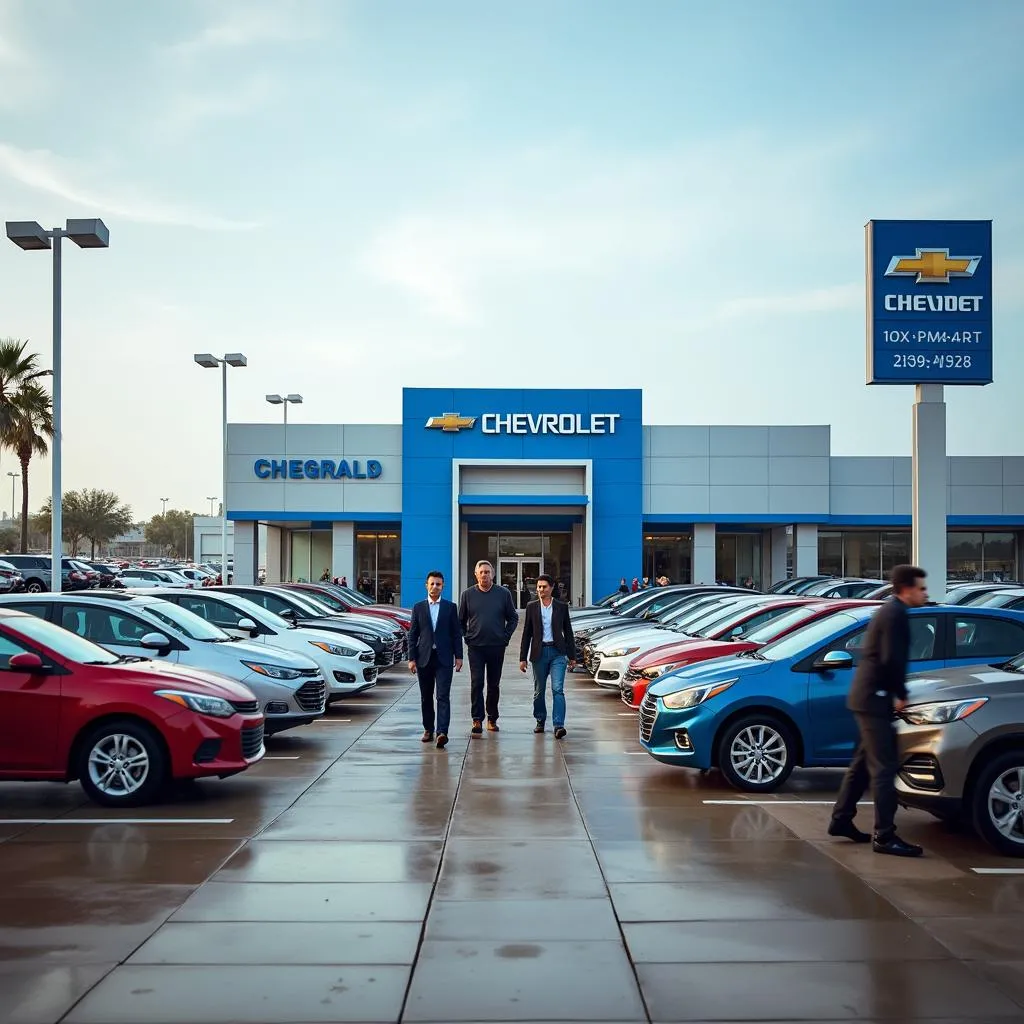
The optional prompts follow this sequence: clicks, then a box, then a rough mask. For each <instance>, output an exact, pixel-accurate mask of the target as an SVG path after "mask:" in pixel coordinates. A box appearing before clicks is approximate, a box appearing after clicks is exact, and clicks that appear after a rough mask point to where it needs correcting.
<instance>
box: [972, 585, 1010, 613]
mask: <svg viewBox="0 0 1024 1024" xmlns="http://www.w3.org/2000/svg"><path fill="white" fill-rule="evenodd" d="M960 607H961V608H1013V609H1020V608H1024V587H1001V588H1000V589H999V590H993V591H985V590H983V591H982V592H981V593H979V594H973V595H972V596H971V597H969V598H968V599H967V600H966V601H963V602H961V604H960Z"/></svg>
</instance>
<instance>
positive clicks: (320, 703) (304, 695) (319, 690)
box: [295, 679, 327, 711]
mask: <svg viewBox="0 0 1024 1024" xmlns="http://www.w3.org/2000/svg"><path fill="white" fill-rule="evenodd" d="M326 699H327V684H326V683H325V682H324V681H323V680H322V679H311V680H310V681H309V682H308V683H303V684H302V686H300V687H299V688H298V689H297V690H296V691H295V703H296V704H298V705H299V707H300V708H302V710H303V711H323V709H324V701H325V700H326Z"/></svg>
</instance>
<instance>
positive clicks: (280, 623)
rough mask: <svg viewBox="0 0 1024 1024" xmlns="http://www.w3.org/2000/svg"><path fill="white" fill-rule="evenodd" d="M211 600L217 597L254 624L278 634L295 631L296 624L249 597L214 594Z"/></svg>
mask: <svg viewBox="0 0 1024 1024" xmlns="http://www.w3.org/2000/svg"><path fill="white" fill-rule="evenodd" d="M210 597H211V598H213V597H216V598H218V599H219V600H221V601H223V602H224V603H225V604H229V605H231V607H232V608H234V609H235V611H237V612H241V613H242V615H248V616H249V618H250V619H252V621H253V622H258V623H260V624H261V625H264V626H269V627H270V628H271V629H273V630H275V631H276V632H282V631H283V630H286V629H295V623H294V622H289V621H288V620H287V619H282V618H281V616H280V615H278V614H277V612H272V611H270V610H269V609H268V608H264V607H263V605H261V604H257V603H256V602H255V601H250V600H249V598H247V597H242V595H241V594H220V593H213V594H211V595H210Z"/></svg>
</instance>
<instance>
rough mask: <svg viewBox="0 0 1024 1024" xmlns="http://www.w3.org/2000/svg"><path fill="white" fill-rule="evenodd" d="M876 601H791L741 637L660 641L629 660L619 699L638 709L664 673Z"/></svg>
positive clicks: (751, 647) (753, 647)
mask: <svg viewBox="0 0 1024 1024" xmlns="http://www.w3.org/2000/svg"><path fill="white" fill-rule="evenodd" d="M879 603H880V602H879V601H855V600H853V599H835V598H822V599H820V600H804V601H803V602H801V603H799V604H798V603H794V606H793V608H791V609H790V610H789V611H788V612H786V613H785V614H784V615H780V616H778V617H777V618H774V619H772V620H770V621H769V622H766V623H765V624H764V625H762V626H760V627H759V628H757V629H755V630H753V631H752V632H751V633H749V634H746V635H743V637H742V639H734V640H711V639H702V638H696V639H693V638H690V639H686V640H679V641H676V642H674V643H671V644H663V645H662V646H661V647H656V648H654V650H653V651H645V652H644V653H643V654H640V655H638V656H637V657H635V658H634V659H633V660H632V661H631V662H630V663H629V670H628V671H627V672H626V675H625V676H624V677H623V680H622V683H621V684H620V686H619V693H620V694H621V696H622V701H623V703H624V704H626V705H627V706H628V707H631V708H633V709H638V708H639V707H640V704H641V703H642V702H643V699H644V694H646V693H647V687H648V686H650V685H651V683H653V682H654V681H655V680H656V679H659V678H660V677H661V676H663V675H664V674H665V673H666V672H671V671H672V670H673V669H677V668H682V667H683V666H684V665H692V664H693V663H694V662H697V661H708V660H709V659H711V658H724V657H726V656H728V655H734V654H741V653H742V652H743V651H754V650H757V648H759V647H764V645H765V644H767V643H771V642H772V641H773V640H778V639H779V637H782V636H785V635H786V634H787V633H791V632H793V630H794V629H799V628H800V627H801V626H806V625H807V624H808V623H809V622H813V621H814V620H815V619H822V618H824V617H825V616H826V615H833V614H834V613H835V612H838V611H842V610H843V609H844V608H860V607H862V606H863V605H877V604H879Z"/></svg>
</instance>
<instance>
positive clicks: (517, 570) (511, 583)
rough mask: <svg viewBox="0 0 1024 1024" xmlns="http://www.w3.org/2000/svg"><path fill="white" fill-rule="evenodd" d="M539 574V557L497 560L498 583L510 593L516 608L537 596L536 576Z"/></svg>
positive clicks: (523, 606)
mask: <svg viewBox="0 0 1024 1024" xmlns="http://www.w3.org/2000/svg"><path fill="white" fill-rule="evenodd" d="M540 574H541V560H540V559H539V558H502V559H499V561H498V583H500V584H501V586H503V587H505V588H506V589H507V590H508V591H509V593H510V594H511V595H512V600H513V602H514V603H515V606H516V608H519V609H522V608H525V607H526V604H527V602H528V601H532V600H533V599H534V598H535V597H536V596H537V577H538V576H539V575H540Z"/></svg>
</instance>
